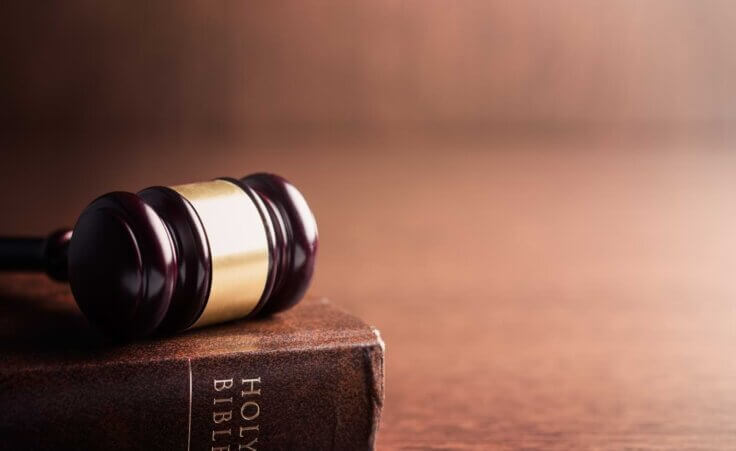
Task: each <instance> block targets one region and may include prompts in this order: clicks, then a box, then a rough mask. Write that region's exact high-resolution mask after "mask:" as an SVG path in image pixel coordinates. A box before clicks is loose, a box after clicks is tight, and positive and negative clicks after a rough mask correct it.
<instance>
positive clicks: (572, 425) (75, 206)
mask: <svg viewBox="0 0 736 451" xmlns="http://www.w3.org/2000/svg"><path fill="white" fill-rule="evenodd" d="M0 12H1V14H0V62H1V65H0V115H1V117H0V127H1V131H2V133H1V134H0V145H1V146H2V149H1V150H2V160H0V193H2V195H0V211H2V212H3V213H2V216H0V217H1V218H2V220H1V221H0V233H5V234H10V233H13V234H29V233H39V234H40V233H45V232H47V231H48V230H50V229H51V228H53V227H55V226H57V225H61V224H72V223H73V221H74V220H75V218H76V215H77V214H78V213H79V212H80V211H81V209H82V208H83V207H84V206H85V205H86V203H87V202H89V201H90V200H91V199H92V198H93V197H95V196H97V195H99V194H101V193H104V192H107V191H110V190H115V189H125V190H132V191H135V190H138V189H141V188H143V187H146V186H149V185H155V184H163V185H167V184H177V183H183V182H190V181H197V180H206V179H209V178H213V177H218V176H224V175H229V176H239V175H244V174H246V173H249V172H254V171H258V170H268V171H272V172H276V173H280V174H283V175H285V176H286V177H287V178H290V179H291V180H292V181H293V182H294V183H295V184H297V186H299V187H300V188H301V189H302V190H303V191H304V193H305V195H306V197H307V199H308V200H309V201H310V204H311V205H312V207H313V209H314V210H315V213H316V215H317V219H318V222H319V225H320V233H321V243H322V247H321V254H320V261H319V266H318V272H317V276H316V280H315V282H314V285H313V288H312V293H314V294H316V295H326V296H329V297H331V298H332V299H333V300H334V301H335V303H337V304H339V305H342V306H344V307H345V308H346V309H348V310H350V311H353V312H355V313H357V314H359V315H360V316H362V317H363V318H365V319H366V320H367V321H368V322H370V323H372V324H375V325H376V326H378V327H379V328H380V329H381V330H382V331H383V334H384V338H385V339H386V341H387V344H388V348H387V362H386V364H387V380H386V383H387V385H386V408H385V414H384V421H383V425H382V428H381V432H380V435H379V445H381V446H382V447H386V448H393V447H419V448H423V447H428V446H435V447H440V448H459V447H469V448H472V447H478V448H485V447H486V446H488V445H490V444H493V445H496V446H498V447H501V448H518V447H524V446H527V447H530V448H534V447H541V448H545V449H551V448H560V449H563V448H564V449H568V448H570V447H572V448H578V447H579V448H587V447H599V448H600V447H603V448H606V447H610V448H613V449H618V448H622V447H637V446H645V447H646V446H657V447H662V448H681V447H692V448H698V447H702V448H704V449H714V448H723V449H729V448H733V445H734V443H735V441H736V423H734V421H733V412H734V411H735V410H734V409H736V385H735V384H736V382H735V381H736V362H735V361H734V359H733V358H732V357H731V355H732V349H733V346H734V343H736V342H735V340H736V328H735V327H734V314H735V313H736V312H735V311H734V302H733V300H734V294H736V289H735V288H736V286H734V283H733V281H732V279H733V268H734V267H736V265H735V264H736V240H734V238H733V231H734V230H735V229H736V203H734V201H733V199H734V195H733V193H734V192H736V177H734V176H735V175H736V155H734V154H733V152H732V147H733V143H734V140H735V139H736V133H735V132H734V125H736V102H734V100H735V99H736V81H735V80H736V51H735V50H736V49H734V44H733V30H734V28H735V27H736V7H734V5H733V3H732V2H729V1H715V0H713V1H695V0H692V1H674V0H672V1H670V0H667V1H665V0H662V1H654V0H650V1H633V0H632V1H629V0H625V1H617V2H605V1H582V0H569V1H562V0H554V1H542V0H538V1H518V2H501V1H455V2H442V1H422V2H419V1H405V2H399V1H353V2H340V1H311V0H308V1H287V2H266V1H263V2H260V1H258V2H255V1H251V2H220V3H206V2H188V1H187V2H145V3H144V2H132V3H131V2H113V3H99V2H91V1H90V2H83V1H72V2H50V3H46V4H31V3H25V2H13V4H5V5H3V6H1V7H0Z"/></svg>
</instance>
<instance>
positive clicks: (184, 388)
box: [0, 342, 383, 451]
mask: <svg viewBox="0 0 736 451" xmlns="http://www.w3.org/2000/svg"><path fill="white" fill-rule="evenodd" d="M382 397H383V350H382V347H381V345H380V343H379V342H373V343H365V344H362V345H355V346H346V347H330V348H319V347H317V348H308V349H293V350H288V349H287V350H279V351H274V352H258V351H254V352H247V353H234V354H228V355H201V356H192V357H191V358H188V359H186V360H181V359H177V360H165V359H162V360H155V361H139V362H132V363H123V362H111V363H100V364H90V365H81V366H71V365H68V366H63V367H57V368H40V369H33V370H26V371H23V372H18V373H10V374H3V375H2V376H0V443H2V444H3V447H7V449H16V448H17V449H55V450H63V449H74V450H82V449H105V450H129V449H130V450H132V449H135V450H137V449H147V450H208V451H210V450H211V451H224V450H228V451H231V450H260V449H351V450H352V449H372V448H373V445H374V440H375V434H376V430H377V426H378V421H379V417H380V411H381V406H382Z"/></svg>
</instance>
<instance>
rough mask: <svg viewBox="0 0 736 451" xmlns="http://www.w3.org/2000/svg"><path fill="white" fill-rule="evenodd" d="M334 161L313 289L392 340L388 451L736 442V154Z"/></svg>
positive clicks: (321, 195) (465, 155)
mask: <svg viewBox="0 0 736 451" xmlns="http://www.w3.org/2000/svg"><path fill="white" fill-rule="evenodd" d="M326 161H329V163H327V164H326V167H324V168H323V169H321V171H320V174H311V175H309V176H306V175H305V176H304V179H305V181H304V183H302V184H303V185H305V186H307V188H306V189H307V190H308V191H312V192H310V198H311V199H314V204H315V205H314V206H315V209H316V210H317V214H318V218H320V220H321V225H322V228H321V229H320V231H321V233H322V237H323V244H324V246H323V248H322V254H321V262H320V267H319V275H318V279H317V282H316V284H315V287H314V290H315V291H318V292H320V293H324V294H326V295H329V296H331V297H332V298H333V299H334V300H335V302H338V303H340V304H343V305H345V306H347V307H348V308H349V309H351V310H352V311H354V312H356V313H358V314H359V315H361V316H362V317H363V318H365V319H366V320H368V321H369V322H371V323H373V324H374V325H376V326H377V327H379V328H380V329H381V331H382V333H383V336H384V338H385V340H386V344H387V348H386V401H385V410H384V415H383V421H382V426H381V430H380V433H379V442H378V444H379V448H381V449H394V448H408V449H427V448H432V449H456V448H461V449H466V448H467V449H492V448H498V449H546V450H549V449H640V448H647V449H709V450H712V449H736V416H735V415H736V358H735V357H734V348H736V296H735V295H736V276H735V275H734V269H736V240H735V239H734V230H736V202H734V193H736V177H734V174H736V157H735V156H734V155H733V154H731V153H728V152H724V151H722V150H717V149H707V148H690V147H688V146H684V147H681V148H674V149H673V148H669V147H658V148H649V147H646V146H642V147H641V148H636V149H632V148H626V149H621V148H617V147H615V146H605V148H602V149H601V148H598V149H590V148H586V147H585V146H582V145H580V146H570V147H565V148H557V149H555V148H549V146H546V145H544V144H540V145H537V146H529V147H527V148H524V149H514V150H509V149H495V150H488V149H484V148H480V149H462V148H460V149H457V148H455V149H443V150H441V151H440V150H438V151H435V152H420V151H416V152H413V151H403V152H400V153H392V154H383V155H376V154H375V153H370V152H368V153H357V154H356V153H353V154H350V155H336V156H335V157H334V158H329V159H326ZM301 176H302V174H300V177H301ZM312 179H313V180H322V182H321V183H310V182H309V181H307V180H312ZM313 187H314V188H313Z"/></svg>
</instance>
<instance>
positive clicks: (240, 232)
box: [171, 180, 269, 327]
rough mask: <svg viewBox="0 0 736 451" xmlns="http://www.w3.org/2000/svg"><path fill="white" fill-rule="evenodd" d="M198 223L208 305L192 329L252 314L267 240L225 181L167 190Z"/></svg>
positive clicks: (241, 195)
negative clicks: (207, 269) (208, 262)
mask: <svg viewBox="0 0 736 451" xmlns="http://www.w3.org/2000/svg"><path fill="white" fill-rule="evenodd" d="M171 189H173V190H174V191H176V192H177V193H179V194H181V195H182V196H183V197H184V198H185V199H186V200H188V201H189V203H190V204H191V205H192V207H193V208H194V210H195V211H196V212H197V215H198V216H199V219H200V220H201V221H202V225H203V226H204V229H205V232H206V234H207V241H208V243H209V247H210V255H211V257H212V284H211V286H210V295H209V299H208V300H207V305H206V306H205V308H204V311H203V312H202V315H201V316H200V317H199V318H198V319H197V321H196V322H195V323H194V325H192V327H200V326H204V325H207V324H214V323H219V322H223V321H228V320H232V319H237V318H242V317H243V316H246V315H247V314H248V313H250V312H251V311H253V309H254V308H255V306H256V304H257V303H258V300H259V299H260V298H261V295H262V294H263V290H264V288H265V286H266V279H267V277H268V265H269V255H268V253H269V251H268V236H267V235H266V229H265V227H264V225H263V220H262V219H261V215H260V213H259V212H258V208H257V207H256V205H255V204H254V203H253V201H252V200H251V198H250V197H249V196H248V195H247V194H246V193H245V191H243V190H242V189H241V188H240V187H239V186H237V185H235V184H234V183H231V182H228V181H226V180H213V181H211V182H204V183H192V184H189V185H179V186H172V187H171Z"/></svg>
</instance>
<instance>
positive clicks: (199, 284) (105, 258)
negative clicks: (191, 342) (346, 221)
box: [57, 174, 318, 337]
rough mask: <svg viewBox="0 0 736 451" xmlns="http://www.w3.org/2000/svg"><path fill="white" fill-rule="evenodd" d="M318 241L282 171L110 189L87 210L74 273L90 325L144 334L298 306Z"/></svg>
mask: <svg viewBox="0 0 736 451" xmlns="http://www.w3.org/2000/svg"><path fill="white" fill-rule="evenodd" d="M63 245H64V243H63V238H60V239H59V244H58V245H57V247H59V248H61V247H63ZM317 245H318V236H317V225H316V222H315V219H314V216H313V215H312V212H311V211H310V209H309V207H308V205H307V203H306V201H305V200H304V197H303V196H302V195H301V194H300V193H299V191H298V190H297V189H296V188H295V187H294V186H293V185H291V184H290V183H289V182H287V181H286V180H284V179H283V178H281V177H279V176H276V175H271V174H254V175H250V176H247V177H245V178H242V179H239V180H236V179H229V178H223V179H217V180H213V181H209V182H203V183H192V184H188V185H180V186H173V187H161V186H157V187H152V188H147V189H144V190H143V191H140V192H138V193H136V194H133V193H128V192H112V193H109V194H105V195H103V196H101V197H99V198H97V199H96V200H94V201H93V202H92V203H91V204H90V205H89V206H88V207H87V208H86V209H85V210H84V211H83V212H82V214H81V216H80V217H79V220H78V221H77V224H76V225H75V227H74V231H73V234H72V235H71V241H70V243H69V248H68V277H69V283H70V285H71V289H72V293H73V294H74V298H75V299H76V301H77V304H78V305H79V307H80V309H81V310H82V311H83V312H84V313H85V315H86V316H87V318H88V319H89V320H90V321H91V322H92V323H93V324H95V325H96V326H98V327H99V328H100V329H102V330H103V331H105V332H107V333H109V334H111V335H115V336H119V337H141V336H147V335H151V334H153V333H157V332H176V331H181V330H185V329H188V328H193V327H199V326H204V325H208V324H214V323H219V322H223V321H228V320H232V319H236V318H244V317H252V316H255V315H259V314H267V313H273V312H278V311H281V310H284V309H287V308H289V307H291V306H293V305H294V304H296V303H297V302H298V301H299V300H300V299H301V297H302V296H303V295H304V292H305V291H306V289H307V286H308V285H309V282H310V280H311V278H312V274H313V271H314V263H315V257H316V253H317Z"/></svg>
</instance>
